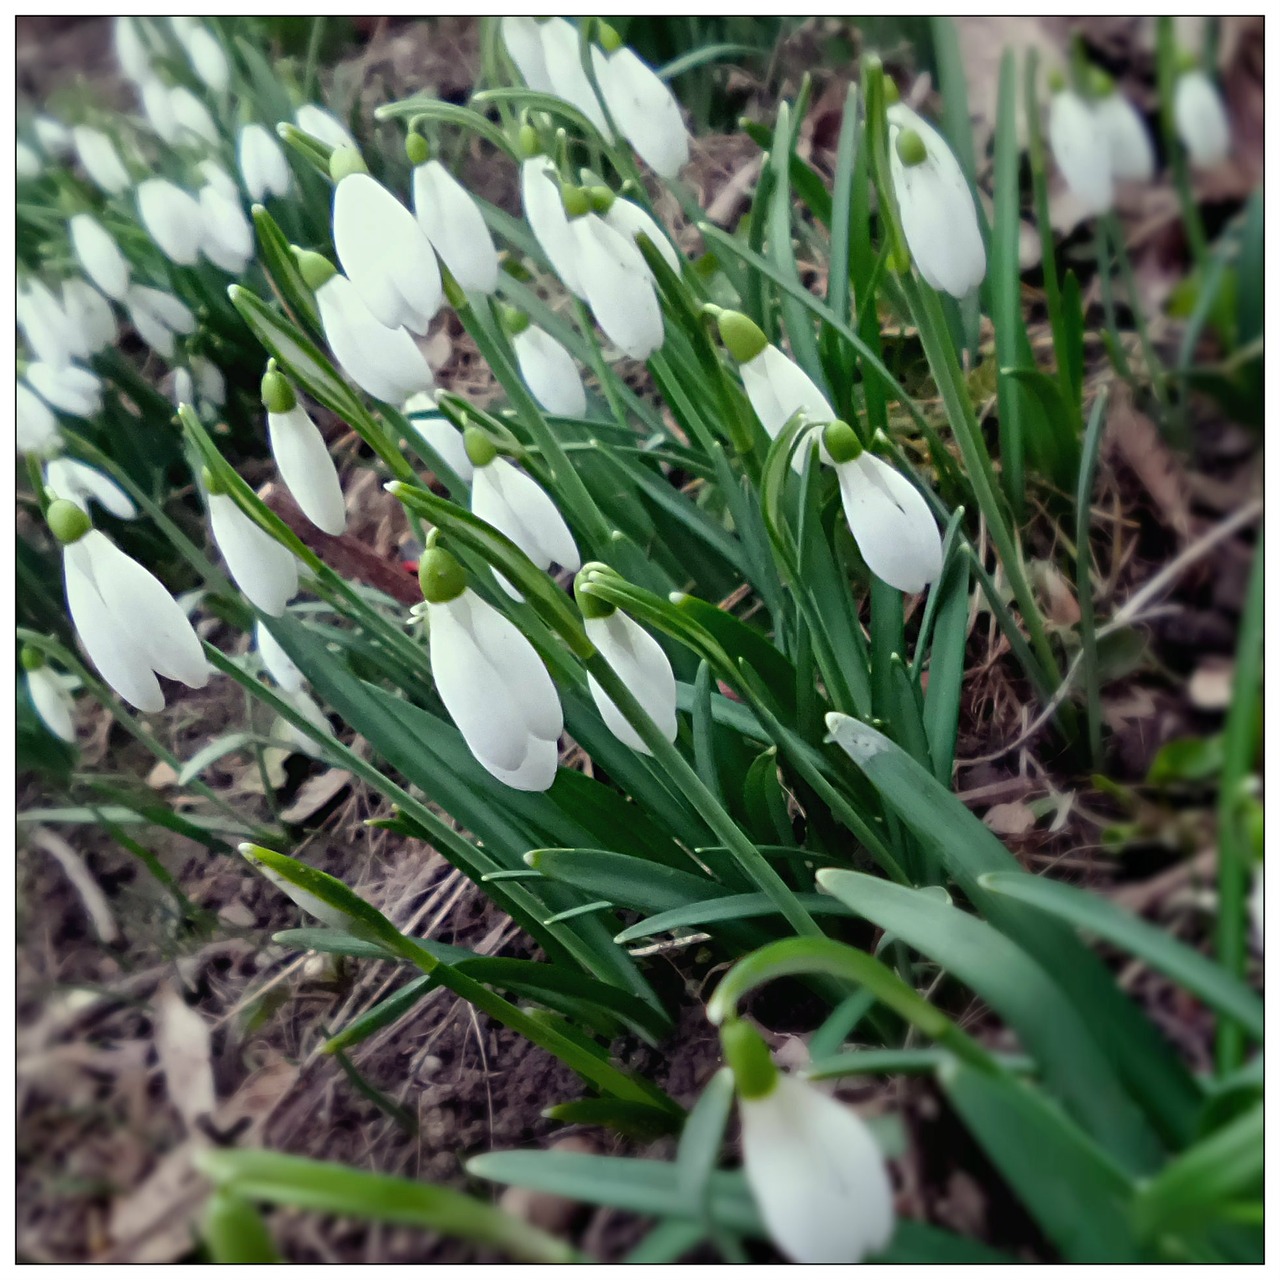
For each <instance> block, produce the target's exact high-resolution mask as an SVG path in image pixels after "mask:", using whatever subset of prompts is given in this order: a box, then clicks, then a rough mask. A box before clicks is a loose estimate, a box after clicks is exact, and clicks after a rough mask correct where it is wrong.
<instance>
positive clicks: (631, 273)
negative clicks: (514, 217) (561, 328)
mask: <svg viewBox="0 0 1280 1280" xmlns="http://www.w3.org/2000/svg"><path fill="white" fill-rule="evenodd" d="M569 227H570V230H571V231H572V233H573V235H574V238H575V243H576V244H577V249H578V266H579V270H580V275H579V279H580V280H581V282H582V287H583V291H584V294H585V297H586V302H587V305H588V306H589V307H590V308H591V313H592V315H594V316H595V318H596V323H597V324H598V325H599V326H600V328H601V329H603V330H604V332H605V335H606V336H607V337H608V338H609V340H610V341H611V342H612V343H613V344H614V345H615V346H617V347H618V348H620V349H621V350H622V351H623V352H625V353H626V354H627V355H628V356H630V357H631V358H632V359H633V360H647V359H648V358H649V356H650V355H652V354H653V352H654V351H656V350H657V349H658V348H659V347H660V346H662V342H663V339H664V337H665V336H666V335H665V331H664V329H663V325H662V308H661V307H660V306H659V305H658V297H657V294H656V293H655V292H654V288H653V276H652V275H651V274H650V271H649V268H648V266H647V265H646V264H645V260H644V258H643V257H642V256H641V253H640V250H639V249H637V248H636V245H635V241H634V240H630V239H628V238H627V237H626V236H624V235H622V234H621V233H620V232H618V231H615V230H614V229H613V228H612V227H611V226H609V224H608V223H607V222H605V220H604V219H603V218H601V217H600V216H599V215H598V214H594V213H588V214H586V215H585V216H583V217H580V218H573V219H571V220H570V223H569Z"/></svg>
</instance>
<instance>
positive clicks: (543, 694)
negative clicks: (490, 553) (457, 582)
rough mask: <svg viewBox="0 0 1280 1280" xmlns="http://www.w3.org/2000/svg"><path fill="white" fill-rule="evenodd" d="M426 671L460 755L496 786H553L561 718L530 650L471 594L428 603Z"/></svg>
mask: <svg viewBox="0 0 1280 1280" xmlns="http://www.w3.org/2000/svg"><path fill="white" fill-rule="evenodd" d="M427 616H428V619H429V621H430V628H431V636H430V650H431V671H432V674H433V675H434V677H435V682H436V689H437V691H438V692H439V694H440V700H441V701H442V702H443V703H444V705H445V710H447V711H448V712H449V714H450V716H452V717H453V722H454V724H456V725H457V726H458V731H459V732H460V733H461V734H462V737H463V739H464V741H465V742H466V744H467V748H468V750H469V751H470V752H471V754H472V755H473V756H475V758H476V759H477V760H478V761H479V762H480V764H482V765H483V766H484V767H485V769H487V770H488V771H489V772H490V773H491V774H492V775H493V776H494V777H495V778H497V779H498V781H499V782H503V783H505V784H506V785H507V786H509V787H514V788H515V789H516V790H518V791H545V790H546V789H547V788H548V787H549V786H550V785H551V784H552V782H554V781H555V776H556V763H557V759H558V755H559V752H558V747H557V743H558V741H559V738H560V734H561V733H562V732H563V730H564V714H563V712H562V711H561V710H560V699H559V698H558V697H557V696H556V688H555V685H554V684H553V683H552V681H551V677H550V676H549V675H548V674H547V669H546V667H544V666H543V665H542V659H541V658H539V657H538V655H537V652H536V651H535V650H534V647H533V645H532V644H530V643H529V641H528V640H527V639H526V638H525V636H524V635H523V634H522V633H521V632H520V631H519V630H517V628H516V627H515V626H514V625H513V624H512V623H511V622H510V621H508V620H507V619H506V618H504V617H503V616H502V614H500V613H499V612H498V611H497V610H496V609H495V608H494V607H493V606H492V605H490V604H487V603H486V602H485V601H483V600H482V599H480V597H479V596H478V595H476V594H475V592H474V591H471V590H470V589H464V590H463V591H462V593H461V594H460V595H457V596H455V597H454V598H453V599H451V600H446V601H442V602H439V603H428V605H427Z"/></svg>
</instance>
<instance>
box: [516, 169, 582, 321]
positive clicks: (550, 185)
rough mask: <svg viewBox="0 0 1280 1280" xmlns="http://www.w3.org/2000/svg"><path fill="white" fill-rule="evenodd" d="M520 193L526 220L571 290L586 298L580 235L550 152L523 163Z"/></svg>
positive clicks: (561, 278)
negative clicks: (572, 226) (573, 227)
mask: <svg viewBox="0 0 1280 1280" xmlns="http://www.w3.org/2000/svg"><path fill="white" fill-rule="evenodd" d="M520 195H521V200H522V202H523V205H524V216H525V220H526V221H527V222H528V223H529V228H530V230H532V232H533V234H534V237H535V238H536V239H537V241H538V244H539V245H540V246H541V248H542V252H543V253H545V254H546V255H547V259H548V260H549V261H550V263H551V266H552V268H553V269H554V271H555V273H556V275H558V276H559V277H560V281H561V283H562V284H563V285H564V287H565V288H566V289H568V290H569V292H570V293H572V294H574V295H575V296H576V297H579V298H583V299H585V298H586V293H585V292H584V290H583V288H582V285H581V283H580V282H579V271H578V245H577V238H576V236H575V235H574V233H573V232H572V231H571V230H570V228H569V219H568V217H567V216H566V214H565V211H564V205H563V204H562V203H561V200H560V184H559V182H558V181H557V178H556V167H555V165H554V164H553V163H552V161H551V158H550V157H549V156H530V157H529V158H528V159H527V160H525V161H524V163H523V164H522V165H521V166H520Z"/></svg>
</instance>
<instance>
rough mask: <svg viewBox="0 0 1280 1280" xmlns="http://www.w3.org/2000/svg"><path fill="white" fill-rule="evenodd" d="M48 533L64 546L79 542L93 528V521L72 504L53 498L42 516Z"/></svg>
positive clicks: (63, 499) (64, 499) (65, 500)
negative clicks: (47, 527)
mask: <svg viewBox="0 0 1280 1280" xmlns="http://www.w3.org/2000/svg"><path fill="white" fill-rule="evenodd" d="M44 519H45V523H46V524H47V525H48V526H49V532H50V533H52V534H53V536H54V537H55V538H57V540H58V541H59V542H60V543H61V544H62V545H63V546H64V547H69V546H70V545H71V544H72V543H73V542H79V541H80V539H81V538H83V537H84V536H85V534H86V533H88V532H89V531H90V530H91V529H92V528H93V521H92V520H90V519H89V517H88V515H87V514H86V513H85V512H83V511H81V510H80V508H79V507H77V506H76V504H75V503H74V502H69V501H68V500H67V499H66V498H55V499H54V500H53V501H52V502H51V503H50V504H49V510H48V511H46V512H45V514H44Z"/></svg>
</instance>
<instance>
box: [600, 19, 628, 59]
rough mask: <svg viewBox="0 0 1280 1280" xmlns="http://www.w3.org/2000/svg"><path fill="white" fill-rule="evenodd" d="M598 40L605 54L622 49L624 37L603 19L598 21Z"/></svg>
mask: <svg viewBox="0 0 1280 1280" xmlns="http://www.w3.org/2000/svg"><path fill="white" fill-rule="evenodd" d="M596 40H597V41H599V44H600V47H601V48H602V49H603V50H604V51H605V53H613V52H614V50H615V49H621V48H622V37H621V36H620V35H619V34H618V33H617V31H615V30H614V29H613V27H611V26H610V25H609V24H608V23H607V22H606V21H605V20H604V19H603V18H597V19H596Z"/></svg>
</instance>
